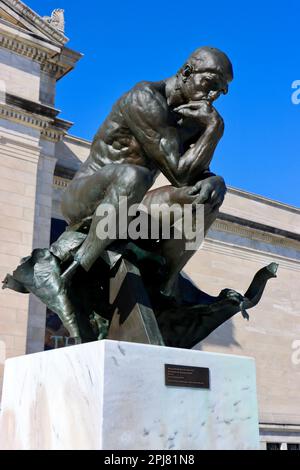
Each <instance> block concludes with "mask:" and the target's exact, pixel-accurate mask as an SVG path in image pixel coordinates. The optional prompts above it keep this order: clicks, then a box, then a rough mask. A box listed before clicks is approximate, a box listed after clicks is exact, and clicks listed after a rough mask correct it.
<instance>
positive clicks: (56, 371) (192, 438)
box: [0, 340, 259, 450]
mask: <svg viewBox="0 0 300 470" xmlns="http://www.w3.org/2000/svg"><path fill="white" fill-rule="evenodd" d="M165 364H175V365H184V366H197V367H206V368H209V374H210V388H209V389H201V388H186V387H179V386H166V385H165V371H164V365H165ZM1 408H2V411H1V418H0V448H2V449H107V450H110V449H113V450H123V449H153V450H154V449H157V450H158V449H170V450H172V449H173V450H175V449H179V450H187V449H189V450H196V449H258V448H259V444H258V441H259V440H258V413H257V401H256V385H255V363H254V360H253V359H250V358H246V357H240V356H234V355H225V354H215V353H207V352H201V351H193V350H185V349H175V348H167V347H162V346H149V345H143V344H136V343H125V342H118V341H110V340H105V341H97V342H93V343H87V344H81V345H78V346H70V347H66V348H62V349H56V350H54V351H48V352H42V353H37V354H30V355H27V356H21V357H17V358H13V359H8V360H7V361H6V365H5V377H4V388H3V399H2V406H1Z"/></svg>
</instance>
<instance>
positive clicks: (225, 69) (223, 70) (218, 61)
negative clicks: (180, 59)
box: [176, 47, 233, 103]
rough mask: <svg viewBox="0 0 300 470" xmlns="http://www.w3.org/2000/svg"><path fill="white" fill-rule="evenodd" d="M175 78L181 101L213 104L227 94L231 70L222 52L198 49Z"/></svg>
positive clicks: (213, 49) (229, 63)
mask: <svg viewBox="0 0 300 470" xmlns="http://www.w3.org/2000/svg"><path fill="white" fill-rule="evenodd" d="M176 77H177V80H176V82H177V84H176V88H177V90H178V91H179V92H180V95H181V101H184V102H186V103H188V102H190V101H200V100H207V101H210V102H213V101H215V100H216V99H217V98H218V97H219V96H220V95H221V94H226V93H227V92H228V84H229V83H230V82H231V81H232V79H233V69H232V64H231V62H230V60H229V59H228V57H227V55H226V54H224V52H222V51H220V50H219V49H216V48H214V47H200V48H199V49H196V51H194V52H193V53H192V54H191V55H190V57H189V58H188V60H187V61H186V63H185V64H184V65H183V67H181V69H180V70H179V71H178V73H177V75H176Z"/></svg>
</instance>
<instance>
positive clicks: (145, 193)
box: [4, 47, 277, 347]
mask: <svg viewBox="0 0 300 470" xmlns="http://www.w3.org/2000/svg"><path fill="white" fill-rule="evenodd" d="M232 79H233V70H232V65H231V62H230V60H229V59H228V57H227V56H226V55H225V54H224V53H223V52H221V51H220V50H218V49H215V48H212V47H201V48H199V49H197V50H196V51H195V52H193V54H191V56H190V57H189V58H188V60H187V61H186V63H185V64H184V65H183V67H182V68H181V69H180V70H179V71H178V73H177V74H176V75H175V76H172V77H171V78H168V79H166V80H163V81H160V82H140V83H138V84H137V85H136V86H134V87H133V88H132V89H131V90H129V91H128V92H127V93H125V94H124V95H123V96H122V97H121V98H120V99H119V100H118V101H117V102H116V103H115V105H114V106H113V108H112V110H111V112H110V114H109V115H108V117H107V118H106V120H105V121H104V123H103V124H102V125H101V127H100V128H99V130H98V132H97V133H96V135H95V137H94V140H93V142H92V146H91V151H90V155H89V157H88V159H87V160H86V161H85V162H84V163H83V164H82V165H81V167H80V168H79V170H78V172H77V173H76V175H75V177H74V179H73V180H72V182H71V183H70V184H69V186H68V188H67V190H66V192H65V194H64V196H63V200H62V212H63V215H64V217H65V219H66V221H67V222H68V224H69V227H68V229H67V231H66V232H65V233H64V234H63V235H62V236H61V237H60V238H59V239H58V240H57V241H56V242H55V243H54V244H53V245H52V246H51V247H50V249H49V250H48V249H43V250H41V249H39V250H34V251H33V253H32V256H31V257H28V258H25V259H24V260H23V262H22V264H21V265H20V266H19V267H18V268H17V270H16V271H15V272H14V273H13V276H10V275H8V276H7V277H6V279H5V283H4V287H10V288H12V289H15V290H19V291H20V292H26V291H27V292H28V291H29V292H33V293H34V294H36V295H37V296H38V297H39V298H41V299H42V300H43V301H44V302H45V303H46V304H47V306H48V307H49V308H50V309H52V310H53V311H55V312H56V313H58V315H59V316H60V318H61V319H62V321H63V323H64V324H65V326H66V328H67V329H68V331H69V333H70V335H71V336H73V337H81V339H83V340H89V339H95V334H96V333H94V336H93V334H91V333H87V330H89V329H90V331H92V330H93V331H94V332H95V331H96V332H97V334H96V337H99V335H100V337H104V336H105V334H104V333H103V331H104V329H105V328H107V327H109V324H110V322H111V319H112V314H113V312H112V306H111V304H110V302H109V299H108V293H107V290H109V287H108V286H107V283H106V281H105V280H107V279H109V278H112V277H113V276H114V274H115V272H116V269H117V268H116V266H117V264H118V262H119V260H120V259H121V258H122V257H123V258H124V259H130V260H131V262H133V263H134V264H135V265H136V266H138V268H139V269H140V272H141V276H142V279H143V282H144V285H145V288H146V291H147V295H149V297H150V302H151V305H152V308H153V309H154V313H155V316H156V320H157V322H158V325H159V327H160V330H161V333H162V337H163V340H164V341H165V342H166V343H167V344H170V345H174V346H176V345H177V346H178V345H180V346H182V347H191V346H192V345H193V344H196V342H197V341H200V339H203V337H205V336H207V334H209V333H210V332H211V331H212V330H213V329H215V328H216V327H217V326H218V325H219V324H221V323H222V322H224V321H225V320H226V319H227V318H230V316H232V315H233V314H235V313H237V312H238V311H241V310H242V312H243V315H244V316H246V315H247V314H246V312H245V310H244V307H245V306H246V307H247V308H250V307H251V306H253V305H255V303H257V301H258V300H259V298H260V296H261V294H262V291H263V288H264V285H265V283H266V282H267V279H268V278H269V277H273V276H275V273H276V269H277V267H276V265H275V264H272V265H270V267H269V268H265V270H264V271H263V272H262V273H261V274H259V275H258V277H256V278H255V281H254V284H253V285H252V287H251V289H250V291H251V292H250V293H251V295H250V297H249V296H248V297H247V295H246V297H243V296H241V295H240V294H238V293H237V292H235V291H232V290H228V289H225V290H224V291H222V293H221V294H220V296H219V297H218V298H213V297H210V296H208V295H207V294H205V293H203V292H202V291H198V293H199V295H198V297H197V296H196V297H197V299H196V298H195V296H194V299H193V300H191V301H190V302H189V300H188V299H186V298H184V295H183V291H182V288H183V284H182V282H183V281H182V276H181V275H180V271H181V270H182V269H183V267H184V266H185V264H186V263H187V261H188V260H189V259H190V257H191V256H192V255H193V253H194V252H193V251H190V250H186V249H185V243H186V240H185V239H184V237H183V238H182V239H174V238H170V239H169V240H155V243H154V241H153V243H151V242H149V243H148V244H145V243H144V242H143V241H137V242H136V241H134V243H133V242H132V241H130V240H127V241H124V240H122V241H121V240H118V236H117V237H116V239H111V238H99V237H98V236H97V231H96V229H97V225H98V223H99V220H100V218H101V216H100V215H98V212H97V209H98V208H99V206H101V205H104V204H106V205H108V204H109V205H110V207H112V208H113V209H114V210H115V211H116V213H117V215H118V216H120V214H118V210H119V200H120V197H126V198H127V200H128V204H129V205H130V204H136V203H141V202H142V203H143V204H144V206H145V207H146V208H149V209H150V207H151V206H152V205H153V204H166V205H172V204H178V205H179V206H182V207H183V206H184V205H185V204H193V205H195V204H203V205H204V214H205V218H204V221H205V226H204V233H206V232H207V230H208V229H209V227H210V226H211V224H212V223H213V222H214V220H215V219H216V217H217V215H218V210H219V207H220V206H221V204H222V202H223V199H224V196H225V193H226V186H225V183H224V180H223V178H222V177H220V176H216V175H215V174H213V173H212V172H211V171H210V169H209V165H210V162H211V160H212V157H213V154H214V151H215V148H216V146H217V144H218V142H219V140H220V139H221V137H222V135H223V131H224V122H223V119H222V117H221V116H220V114H219V113H218V112H217V110H216V109H215V107H214V106H213V103H214V101H215V100H216V99H217V98H218V97H219V96H220V95H221V94H226V93H227V92H228V86H229V83H230V82H231V81H232ZM160 172H162V173H163V174H164V175H165V176H166V178H167V179H168V180H169V182H170V183H171V185H169V186H165V187H162V188H159V189H156V190H152V191H149V189H150V187H151V186H152V184H153V182H154V181H155V178H156V177H157V175H158V174H159V173H160ZM145 266H146V268H145ZM149 273H152V278H151V275H150V276H149ZM153 277H155V280H153ZM95 282H96V284H97V282H98V284H97V285H98V294H95V292H97V287H96V285H95V286H94V284H95ZM99 283H100V284H101V291H102V294H101V295H100V294H99V285H100V284H99ZM105 283H106V285H105ZM83 286H84V287H83ZM91 286H94V287H91ZM253 286H254V287H253ZM80 289H81V290H80ZM183 290H184V289H183ZM88 292H89V294H88V295H87V293H88ZM103 292H105V294H103ZM248 294H249V292H248ZM79 297H80V298H81V300H82V299H83V298H84V297H88V300H85V301H82V302H81V306H80V305H77V307H76V304H78V303H79V304H80V301H79ZM92 298H93V299H94V300H93V302H92V301H91V299H92ZM253 299H255V301H253ZM195 302H196V303H195ZM83 303H85V306H86V305H87V304H88V303H89V304H90V306H89V308H88V309H87V310H86V308H83V307H82V304H83ZM183 305H184V308H183ZM82 309H83V310H85V313H84V314H82V313H81V314H79V313H78V311H81V312H82V311H83V310H82ZM86 311H88V315H87V314H86ZM176 312H177V314H176ZM179 312H180V313H179ZM193 315H194V317H193V318H192V316H193ZM199 315H200V317H199ZM212 316H214V317H215V321H213V322H211V319H212ZM196 317H197V318H198V320H199V318H200V323H201V326H199V325H200V323H199V321H198V320H197V321H196V322H195V318H196ZM206 317H207V318H210V320H209V322H208V323H211V325H213V326H210V327H207V326H204V324H205V325H206V322H205V321H204V319H205V318H206ZM216 317H218V319H217V320H216ZM80 318H81V320H80ZM87 318H88V320H87ZM203 321H204V323H203ZM81 323H84V325H85V326H82V324H81ZM193 324H194V330H193V333H192V334H191V333H190V334H189V335H186V332H185V333H183V332H182V328H183V325H186V329H187V331H190V330H191V326H192V325H193ZM171 325H172V326H171ZM176 325H178V331H177V332H176ZM84 330H85V332H84ZM200 330H201V332H200ZM172 331H173V333H172ZM183 337H185V340H182V338H183ZM199 338H200V339H199Z"/></svg>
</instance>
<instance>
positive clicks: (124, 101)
mask: <svg viewBox="0 0 300 470" xmlns="http://www.w3.org/2000/svg"><path fill="white" fill-rule="evenodd" d="M144 90H146V91H147V102H145V115H146V111H147V110H148V109H149V106H151V97H153V100H156V99H158V100H159V101H160V103H161V106H162V107H163V108H164V110H163V111H164V113H163V114H164V118H163V119H164V120H165V121H166V122H165V125H166V126H171V127H173V128H175V129H177V131H178V140H179V142H180V144H179V146H180V147H182V148H181V149H179V151H180V152H183V151H184V150H185V148H186V146H188V145H189V144H190V143H191V142H193V141H195V139H196V137H198V136H199V132H200V129H199V127H198V126H197V127H195V126H193V125H192V124H191V123H188V124H189V125H185V126H183V124H182V121H180V120H179V119H180V117H179V116H176V114H175V113H174V112H173V111H172V110H171V109H169V108H168V105H167V101H166V96H165V84H164V82H141V83H139V84H137V85H136V86H135V87H134V88H133V89H132V90H130V91H129V92H128V93H125V94H124V95H123V96H122V97H121V98H120V99H119V100H118V101H117V102H116V103H115V105H114V106H113V108H112V110H111V112H110V114H109V115H108V117H107V118H106V120H105V121H104V122H103V124H102V125H101V127H100V128H99V130H98V131H97V133H96V135H95V137H94V139H93V142H92V146H91V151H90V155H89V157H88V159H87V160H86V161H85V162H84V164H83V165H82V166H81V167H80V169H79V171H78V172H77V174H76V176H75V178H80V177H82V176H88V175H92V174H94V173H95V172H97V171H99V170H100V169H101V168H103V167H104V166H105V165H109V164H124V163H126V164H134V165H140V166H143V167H146V168H148V169H149V170H150V171H152V172H153V177H155V176H156V175H157V174H158V173H159V168H158V167H157V164H156V162H155V159H154V158H151V153H149V151H148V152H146V150H145V148H144V146H143V142H141V141H140V139H139V136H138V132H135V127H139V126H140V127H143V132H144V133H145V134H147V133H148V134H149V133H150V134H151V132H152V129H153V125H154V126H155V117H156V116H155V115H154V116H152V119H151V121H152V122H151V123H148V122H147V118H145V120H143V121H142V122H137V123H135V125H133V124H132V121H131V120H130V119H129V118H128V114H130V113H131V114H133V115H134V113H135V107H136V106H139V113H140V114H141V115H143V109H141V107H143V101H142V102H141V101H139V103H138V104H137V102H136V97H137V95H138V94H140V93H141V92H143V91H144ZM149 96H150V102H149ZM146 107H148V109H146ZM155 112H156V113H157V112H159V111H156V110H155ZM157 118H160V120H161V113H160V116H157ZM153 120H154V122H153ZM150 124H151V125H150ZM186 124H187V123H186ZM150 138H151V136H150Z"/></svg>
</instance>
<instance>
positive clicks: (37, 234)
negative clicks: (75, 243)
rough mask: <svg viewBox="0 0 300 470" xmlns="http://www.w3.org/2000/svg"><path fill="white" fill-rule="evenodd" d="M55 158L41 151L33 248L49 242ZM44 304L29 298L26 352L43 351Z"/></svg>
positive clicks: (31, 297) (43, 246)
mask: <svg viewBox="0 0 300 470" xmlns="http://www.w3.org/2000/svg"><path fill="white" fill-rule="evenodd" d="M55 165H56V158H54V157H53V156H50V155H45V154H43V153H41V155H40V158H39V162H38V168H37V183H36V199H35V216H34V236H33V248H46V247H48V246H49V242H50V229H51V210H52V188H53V175H54V168H55ZM45 325H46V306H45V305H44V304H43V303H42V302H41V301H40V300H39V299H38V298H37V297H35V296H34V295H30V299H29V315H28V329H27V346H26V352H27V353H33V352H39V351H43V349H44V338H45Z"/></svg>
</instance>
